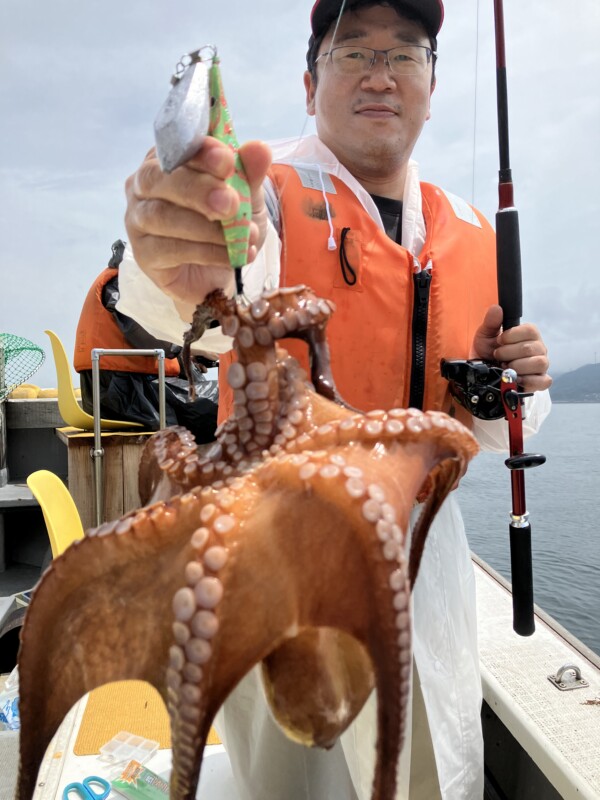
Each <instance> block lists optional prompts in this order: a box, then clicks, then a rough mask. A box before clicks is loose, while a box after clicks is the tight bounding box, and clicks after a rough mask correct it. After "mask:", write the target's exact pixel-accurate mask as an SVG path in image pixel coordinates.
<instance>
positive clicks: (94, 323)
mask: <svg viewBox="0 0 600 800" xmlns="http://www.w3.org/2000/svg"><path fill="white" fill-rule="evenodd" d="M124 250H125V242H123V241H122V240H121V239H117V241H116V242H114V244H113V245H112V255H111V258H110V260H109V262H108V266H107V267H106V268H105V269H103V270H102V272H101V273H100V274H99V275H98V276H97V277H96V278H95V280H94V283H93V284H92V286H91V287H90V289H89V291H88V293H87V295H86V298H85V300H84V303H83V307H82V309H81V314H80V317H79V322H78V324H77V332H76V335H75V354H74V359H73V364H74V367H75V370H76V371H77V372H78V373H79V378H80V383H81V400H82V405H83V408H84V410H85V411H87V412H88V413H89V414H92V413H93V397H94V394H93V385H92V384H93V381H92V349H93V348H95V347H101V348H105V349H114V350H130V349H132V350H135V349H138V350H154V349H157V348H160V349H162V350H164V352H165V378H166V380H165V400H166V420H167V424H168V425H177V424H179V425H184V426H185V427H186V428H188V430H189V431H191V433H193V434H194V437H195V438H196V442H197V443H198V444H206V443H208V442H211V441H213V439H214V432H215V428H216V426H217V396H218V392H217V391H216V387H215V386H214V384H213V382H208V381H205V380H203V379H202V374H201V370H202V369H203V370H205V369H206V367H205V366H202V367H196V366H194V367H193V369H194V373H195V374H196V377H197V389H198V397H197V399H196V400H195V401H194V402H193V403H189V402H187V393H188V388H187V386H188V382H187V379H185V376H184V379H183V380H182V379H181V371H182V368H181V363H180V353H181V347H180V346H179V345H174V344H172V343H171V342H169V341H163V340H159V339H156V338H154V337H153V336H152V335H151V334H149V333H148V332H147V331H146V330H144V328H143V327H142V326H141V325H139V324H138V323H137V322H136V321H135V320H133V319H132V318H131V317H128V316H126V315H125V314H122V313H120V312H119V311H117V308H116V306H117V302H118V300H119V265H120V264H121V261H122V260H123V252H124ZM200 358H201V357H200ZM207 363H209V364H210V363H211V362H207ZM157 375H158V362H157V360H156V359H155V358H150V357H147V356H136V355H131V356H129V355H120V356H115V355H108V356H104V357H103V358H102V359H101V360H100V376H99V377H100V414H101V416H102V417H104V418H106V419H123V420H128V421H130V422H139V423H141V424H142V425H145V426H146V427H147V428H150V429H152V430H157V429H158V427H159V413H158V408H159V399H158V378H157Z"/></svg>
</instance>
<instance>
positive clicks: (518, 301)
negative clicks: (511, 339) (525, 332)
mask: <svg viewBox="0 0 600 800" xmlns="http://www.w3.org/2000/svg"><path fill="white" fill-rule="evenodd" d="M496 262H497V276H498V302H499V303H500V305H501V306H502V311H503V312H504V317H503V322H502V327H503V329H504V330H505V331H506V330H508V329H509V328H514V327H515V326H516V325H519V323H520V322H521V317H522V316H523V289H522V281H521V242H520V236H519V214H518V211H517V209H516V208H504V209H501V210H500V211H498V212H497V213H496Z"/></svg>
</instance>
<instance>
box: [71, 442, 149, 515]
mask: <svg viewBox="0 0 600 800" xmlns="http://www.w3.org/2000/svg"><path fill="white" fill-rule="evenodd" d="M56 433H57V435H58V437H59V439H60V441H62V442H63V443H64V444H66V446H67V450H68V462H69V466H68V469H69V476H68V486H69V491H70V492H71V494H72V496H73V500H74V501H75V505H76V506H77V509H78V511H79V514H80V516H81V521H82V524H83V527H84V529H87V528H92V527H95V526H96V511H95V507H96V506H95V482H94V474H95V473H94V462H93V459H92V458H91V455H90V453H91V451H92V450H93V447H94V435H93V433H90V432H83V431H80V430H79V429H77V428H59V429H58V430H57V431H56ZM151 435H152V432H151V431H148V432H144V433H139V432H133V433H131V432H125V431H123V432H121V431H110V432H107V433H103V434H102V437H101V438H102V448H103V450H104V456H103V458H102V470H103V473H102V474H103V494H104V517H103V518H104V519H105V520H108V521H112V520H115V519H118V518H119V517H122V516H123V514H125V513H126V512H127V511H131V510H134V509H136V508H139V507H140V497H139V491H138V469H139V463H140V459H141V456H142V451H143V449H144V447H145V445H146V443H147V441H148V438H149V437H150V436H151Z"/></svg>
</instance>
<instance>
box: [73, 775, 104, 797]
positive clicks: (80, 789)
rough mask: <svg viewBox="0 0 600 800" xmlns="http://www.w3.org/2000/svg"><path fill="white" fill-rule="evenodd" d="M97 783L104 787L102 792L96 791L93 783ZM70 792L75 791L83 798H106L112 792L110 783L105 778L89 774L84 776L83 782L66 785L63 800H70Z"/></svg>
mask: <svg viewBox="0 0 600 800" xmlns="http://www.w3.org/2000/svg"><path fill="white" fill-rule="evenodd" d="M92 783H97V784H98V785H99V786H101V787H102V791H101V792H95V791H94V790H93V789H92V787H91V785H90V784H92ZM69 792H75V793H76V794H78V795H79V797H80V798H81V800H105V798H106V797H108V795H109V793H110V783H109V782H108V781H107V780H105V779H104V778H99V777H98V776H97V775H89V776H88V777H87V778H84V779H83V781H82V782H81V783H69V784H68V786H65V788H64V789H63V793H62V800H69Z"/></svg>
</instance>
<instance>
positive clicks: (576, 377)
mask: <svg viewBox="0 0 600 800" xmlns="http://www.w3.org/2000/svg"><path fill="white" fill-rule="evenodd" d="M550 396H551V397H552V400H553V401H554V402H555V403H600V364H587V365H586V366H585V367H579V369H574V370H573V371H572V372H564V373H563V374H562V375H560V376H559V377H558V378H555V380H554V383H553V384H552V386H551V387H550Z"/></svg>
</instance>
